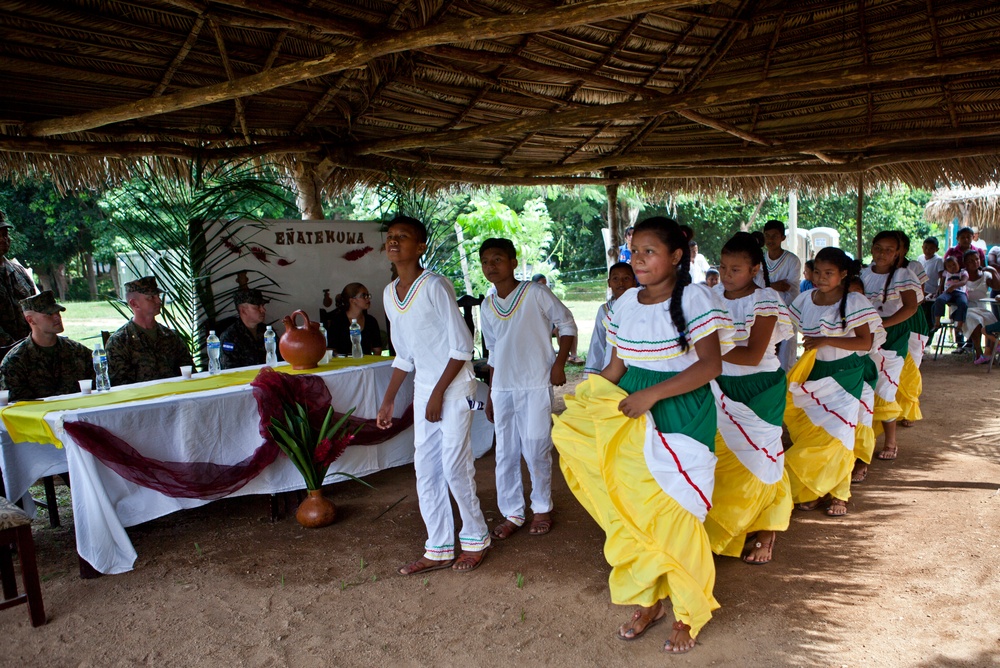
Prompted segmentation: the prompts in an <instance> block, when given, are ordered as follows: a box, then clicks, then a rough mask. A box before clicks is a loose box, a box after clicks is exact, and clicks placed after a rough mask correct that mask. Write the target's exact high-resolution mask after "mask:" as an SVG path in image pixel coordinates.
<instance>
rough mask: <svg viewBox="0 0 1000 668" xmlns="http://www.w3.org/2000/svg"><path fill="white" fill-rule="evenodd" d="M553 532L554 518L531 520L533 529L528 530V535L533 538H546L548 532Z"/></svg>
mask: <svg viewBox="0 0 1000 668" xmlns="http://www.w3.org/2000/svg"><path fill="white" fill-rule="evenodd" d="M550 531H552V518H551V517H550V518H548V519H544V520H543V519H537V518H532V519H531V527H529V528H528V534H529V535H531V536H544V535H545V534H547V533H548V532H550Z"/></svg>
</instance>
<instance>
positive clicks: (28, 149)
mask: <svg viewBox="0 0 1000 668" xmlns="http://www.w3.org/2000/svg"><path fill="white" fill-rule="evenodd" d="M321 149H322V147H321V146H320V144H317V143H314V142H303V141H274V142H262V143H257V144H253V145H252V146H220V147H216V148H212V147H207V146H193V145H191V144H183V143H181V142H164V141H120V142H99V141H93V142H87V141H69V140H56V139H35V138H28V137H0V152H5V153H42V154H48V155H69V156H77V157H79V156H86V157H94V158H125V159H130V158H144V157H150V156H159V157H167V158H182V159H185V160H194V159H208V160H240V159H243V158H254V157H258V156H264V155H281V154H289V153H295V154H300V153H319V152H320V150H321Z"/></svg>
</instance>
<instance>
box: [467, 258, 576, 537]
mask: <svg viewBox="0 0 1000 668" xmlns="http://www.w3.org/2000/svg"><path fill="white" fill-rule="evenodd" d="M479 259H480V262H481V263H482V267H483V274H484V275H485V276H486V279H487V280H489V281H490V282H491V283H492V284H493V285H494V286H495V287H496V293H495V294H491V295H490V296H489V297H487V299H486V300H485V301H484V302H483V306H482V328H483V341H485V343H486V348H487V349H488V350H489V351H490V398H489V401H487V403H486V417H487V418H488V419H489V420H491V421H493V422H495V424H496V435H497V448H496V458H497V505H499V506H500V512H501V514H503V516H504V521H503V522H501V523H500V524H498V525H497V526H495V527H494V528H493V537H494V538H498V539H501V540H503V539H505V538H508V537H509V536H510V535H511V534H513V533H514V532H515V531H517V530H518V529H519V528H520V527H521V526H522V525H523V524H524V488H523V486H522V484H521V457H522V456H524V460H525V461H526V462H527V464H528V473H529V474H530V476H531V511H532V513H533V517H532V520H531V528H530V530H529V533H531V535H533V536H540V535H542V534H546V533H548V532H549V531H550V530H551V529H552V517H551V515H550V513H551V511H552V436H551V432H552V386H553V385H563V384H565V382H566V360H567V358H568V357H569V353H570V350H571V349H572V346H573V341H574V338H575V337H576V323H575V322H573V314H572V313H570V312H569V309H568V308H566V307H565V306H564V305H563V303H562V302H560V301H559V299H558V298H556V296H555V295H554V294H552V292H551V291H550V290H549V289H548V288H547V287H545V286H543V285H540V284H538V283H533V282H531V281H518V280H517V279H516V278H514V269H515V268H516V267H517V256H516V252H515V250H514V244H513V243H511V242H510V241H509V240H508V239H487V240H486V241H484V242H483V244H482V246H481V247H480V248H479ZM553 327H555V328H556V329H557V330H558V332H559V353H558V354H556V353H554V352H553V351H552V343H551V337H552V329H553Z"/></svg>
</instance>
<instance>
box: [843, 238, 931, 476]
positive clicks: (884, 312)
mask: <svg viewBox="0 0 1000 668" xmlns="http://www.w3.org/2000/svg"><path fill="white" fill-rule="evenodd" d="M901 247H902V245H901V243H900V240H899V234H898V233H897V232H895V231H888V230H883V231H881V232H879V233H878V234H876V235H875V238H874V239H872V264H871V265H870V266H868V267H865V268H864V270H863V271H862V272H861V280H862V282H863V283H864V285H865V296H866V297H868V300H869V301H870V302H871V304H872V306H873V307H874V308H875V310H876V311H877V312H878V314H879V317H880V318H882V326H883V327H884V328H885V334H886V341H885V343H883V344H882V347H881V348H880V351H881V354H882V356H881V359H880V360H879V378H878V381H877V382H876V384H875V416H874V424H873V426H874V429H875V435H876V437H877V436H878V435H879V433H880V432H883V431H884V432H885V441H884V443H883V444H882V451H881V452H880V453H879V454H878V455H877V457H878V458H879V459H883V460H889V459H895V458H896V455H897V452H898V450H899V446H898V443H897V441H896V421H897V419H899V417H900V416H901V415H902V408H901V407H900V405H899V402H898V400H897V397H898V396H900V392H901V385H902V383H903V382H904V381H903V380H902V376H903V369H904V366H905V365H906V359H907V358H908V357H910V325H909V320H910V318H911V317H912V316H913V315H914V314H915V313H916V312H917V309H918V308H919V300H918V298H917V295H918V294H923V285H922V284H921V283H920V280H919V279H918V278H917V277H916V275H915V274H914V273H913V271H912V270H910V269H907V268H905V267H902V266H900V263H901V252H900V251H901ZM910 366H911V374H910V375H909V376H908V377H907V381H906V382H908V386H907V389H906V390H905V391H903V394H905V395H906V396H908V397H910V396H912V393H913V391H914V389H915V388H914V384H915V382H916V379H915V378H914V377H913V375H912V371H913V370H915V367H914V366H913V360H911V361H910ZM917 378H919V374H918V375H917ZM859 468H860V470H859V471H855V475H861V474H862V471H863V470H864V468H865V467H864V465H861V464H859Z"/></svg>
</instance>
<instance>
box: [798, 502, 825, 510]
mask: <svg viewBox="0 0 1000 668" xmlns="http://www.w3.org/2000/svg"><path fill="white" fill-rule="evenodd" d="M821 505H823V500H822V499H816V500H815V501H807V502H805V503H796V504H795V510H806V511H809V510H816V509H817V508H819V507H820V506H821Z"/></svg>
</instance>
